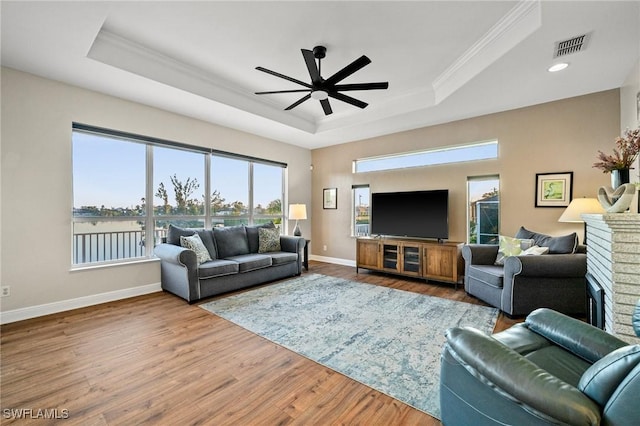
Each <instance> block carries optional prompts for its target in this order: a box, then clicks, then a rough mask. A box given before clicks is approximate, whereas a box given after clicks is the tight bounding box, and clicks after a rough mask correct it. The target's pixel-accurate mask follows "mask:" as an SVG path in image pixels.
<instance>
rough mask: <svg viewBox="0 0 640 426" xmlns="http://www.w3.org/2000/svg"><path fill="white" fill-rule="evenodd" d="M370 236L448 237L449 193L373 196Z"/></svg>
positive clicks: (433, 192)
mask: <svg viewBox="0 0 640 426" xmlns="http://www.w3.org/2000/svg"><path fill="white" fill-rule="evenodd" d="M370 220H371V234H373V235H384V236H396V237H413V238H433V239H438V240H445V239H447V238H449V190H447V189H438V190H431V191H409V192H376V193H373V194H371V218H370Z"/></svg>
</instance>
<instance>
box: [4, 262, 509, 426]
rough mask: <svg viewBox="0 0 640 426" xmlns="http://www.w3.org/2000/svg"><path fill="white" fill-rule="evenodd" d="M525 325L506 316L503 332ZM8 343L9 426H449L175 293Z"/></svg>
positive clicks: (17, 332)
mask: <svg viewBox="0 0 640 426" xmlns="http://www.w3.org/2000/svg"><path fill="white" fill-rule="evenodd" d="M310 272H313V273H321V274H325V275H332V276H336V277H341V278H346V279H350V280H355V281H361V282H367V283H370V284H376V285H382V286H387V287H392V288H397V289H401V290H407V291H413V292H416V293H422V294H427V295H430V296H437V297H443V298H447V299H452V300H458V301H464V302H469V303H474V304H479V305H483V303H482V302H480V301H478V300H477V299H475V298H473V297H470V296H468V295H467V294H466V293H465V292H464V290H461V289H458V290H457V291H455V290H454V289H453V288H452V286H450V285H444V284H432V283H429V284H425V282H424V281H420V280H412V279H406V278H402V277H396V276H392V275H383V274H377V273H369V272H367V271H362V270H360V273H359V274H356V272H355V268H353V267H347V266H339V265H332V264H327V263H320V262H313V261H312V262H310ZM223 297H224V296H223ZM210 300H213V298H212V299H210ZM515 322H517V320H512V319H509V318H507V317H505V316H504V315H502V314H501V315H500V316H499V318H498V322H497V325H496V329H495V331H499V330H502V329H505V328H507V327H509V326H511V325H512V324H514V323H515ZM1 332H2V336H1V345H0V356H1V358H0V360H1V388H0V401H1V408H2V413H0V422H1V423H2V424H14V423H15V424H17V423H19V424H38V425H42V424H47V422H46V421H43V420H42V419H27V420H25V419H22V420H16V419H10V418H7V417H8V412H7V411H6V410H10V409H31V410H32V411H31V413H32V414H31V416H33V417H37V414H38V410H45V409H48V410H54V409H55V410H57V412H53V414H57V415H58V416H65V415H66V414H67V413H68V419H66V420H64V423H63V424H68V425H75V424H82V425H132V424H171V425H176V424H180V425H188V424H191V425H196V424H215V425H227V424H228V425H254V424H259V425H286V424H292V425H314V424H322V425H326V424H332V425H333V424H349V425H358V424H360V425H374V424H379V425H418V424H420V425H440V422H439V421H438V420H437V419H434V418H433V417H431V416H429V415H427V414H425V413H423V412H421V411H418V410H416V409H413V408H411V407H409V406H407V405H405V404H403V403H401V402H399V401H397V400H395V399H393V398H390V397H388V396H386V395H383V394H381V393H380V392H377V391H375V390H373V389H371V388H369V387H367V386H364V385H362V384H360V383H358V382H356V381H354V380H351V379H349V378H346V377H344V376H342V375H341V374H339V373H336V372H334V371H332V370H330V369H328V368H325V367H323V366H321V365H319V364H316V363H315V362H313V361H310V360H308V359H306V358H304V357H302V356H300V355H297V354H296V353H294V352H291V351H289V350H287V349H284V348H282V347H279V346H278V345H276V344H274V343H271V342H270V341H268V340H266V339H263V338H261V337H259V336H256V335H254V334H252V333H250V332H248V331H246V330H244V329H242V328H241V327H238V326H236V325H234V324H232V323H230V322H228V321H226V320H224V319H221V318H219V317H217V316H215V315H212V314H210V313H208V312H206V311H205V310H203V309H201V308H199V307H198V306H197V305H188V304H187V303H186V302H184V301H183V300H182V299H179V298H177V297H175V296H172V295H170V294H167V293H154V294H150V295H146V296H140V297H135V298H131V299H127V300H121V301H117V302H112V303H106V304H102V305H98V306H93V307H88V308H83V309H78V310H74V311H69V312H64V313H59V314H55V315H49V316H46V317H41V318H35V319H31V320H26V321H21V322H17V323H12V324H6V325H3V326H2V328H1ZM64 410H68V411H64ZM50 413H52V412H51V411H50ZM58 421H59V420H58ZM50 423H51V424H53V423H54V422H53V421H51V422H50Z"/></svg>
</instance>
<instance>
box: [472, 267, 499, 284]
mask: <svg viewBox="0 0 640 426" xmlns="http://www.w3.org/2000/svg"><path fill="white" fill-rule="evenodd" d="M472 271H473V272H472ZM469 276H472V277H473V278H474V279H475V280H477V281H481V282H483V283H485V284H487V285H490V286H491V287H496V288H502V287H503V285H502V284H503V279H504V267H502V266H496V265H469Z"/></svg>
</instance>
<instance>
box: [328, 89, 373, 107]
mask: <svg viewBox="0 0 640 426" xmlns="http://www.w3.org/2000/svg"><path fill="white" fill-rule="evenodd" d="M329 96H331V97H332V98H334V99H337V100H339V101H342V102H346V103H348V104H351V105H353V106H357V107H358V108H365V107H366V106H367V105H369V104H368V103H366V102H362V101H360V100H358V99H356V98H352V97H351V96H347V95H344V94H342V93H338V92H329Z"/></svg>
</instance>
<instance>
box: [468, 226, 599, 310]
mask: <svg viewBox="0 0 640 426" xmlns="http://www.w3.org/2000/svg"><path fill="white" fill-rule="evenodd" d="M516 238H523V239H532V240H534V241H535V243H536V245H538V246H540V247H549V249H550V251H549V254H543V255H540V256H509V257H506V258H505V259H504V265H496V264H495V262H496V257H497V255H498V246H497V245H484V244H468V245H465V246H463V247H462V257H463V258H464V261H465V277H464V289H465V291H466V292H467V293H469V294H470V295H472V296H475V297H477V298H478V299H481V300H483V301H485V302H486V303H488V304H490V305H492V306H494V307H496V308H498V309H500V310H501V311H503V312H504V313H506V314H507V315H509V316H514V317H517V316H525V315H527V314H529V313H530V312H531V311H533V310H535V309H537V308H543V307H544V308H551V309H554V310H557V311H560V312H562V313H565V314H570V315H584V314H585V312H586V303H587V302H586V295H587V279H586V274H587V254H586V247H585V246H583V245H578V244H577V236H576V235H575V234H570V235H567V236H564V237H550V236H548V235H544V234H539V233H535V232H531V231H528V230H527V229H525V228H520V230H519V231H518V233H517V234H516Z"/></svg>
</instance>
